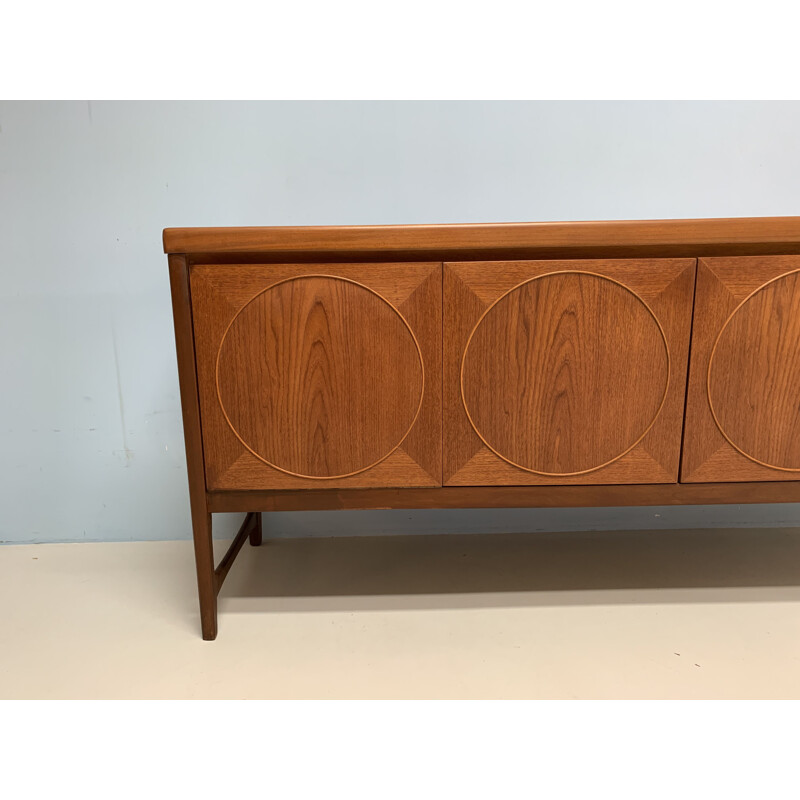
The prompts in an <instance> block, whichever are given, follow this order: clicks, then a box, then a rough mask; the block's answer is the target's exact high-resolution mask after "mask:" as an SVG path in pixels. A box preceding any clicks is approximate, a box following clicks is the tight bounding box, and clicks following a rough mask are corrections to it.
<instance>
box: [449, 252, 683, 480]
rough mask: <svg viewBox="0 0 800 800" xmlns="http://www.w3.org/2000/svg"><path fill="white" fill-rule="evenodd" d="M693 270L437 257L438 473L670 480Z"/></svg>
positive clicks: (659, 262) (677, 265)
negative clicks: (440, 359) (440, 301)
mask: <svg viewBox="0 0 800 800" xmlns="http://www.w3.org/2000/svg"><path fill="white" fill-rule="evenodd" d="M694 271H695V260H694V259H649V260H641V259H637V260H593V261H585V260H584V261H514V262H463V263H451V264H445V273H444V287H445V288H444V308H445V311H444V317H445V337H444V339H445V345H444V403H445V407H444V418H445V466H444V479H445V483H446V484H449V485H480V484H506V485H511V484H574V483H582V484H590V483H597V484H603V483H672V482H675V481H677V478H678V462H679V458H680V447H681V424H682V419H683V403H684V396H685V388H686V361H687V352H688V347H689V335H690V326H691V313H692V293H693V289H694Z"/></svg>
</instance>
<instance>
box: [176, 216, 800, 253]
mask: <svg viewBox="0 0 800 800" xmlns="http://www.w3.org/2000/svg"><path fill="white" fill-rule="evenodd" d="M679 246H680V247H686V246H690V247H694V246H698V247H701V248H703V251H707V252H711V250H709V248H712V250H713V249H714V248H717V247H727V248H734V249H737V248H742V250H743V252H745V251H746V250H747V248H751V249H752V248H753V247H754V246H755V247H756V248H758V246H767V248H768V250H769V251H770V252H772V251H774V252H778V251H782V250H783V251H786V252H792V251H795V252H800V216H798V217H741V218H727V219H672V220H620V221H607V222H514V223H487V224H458V225H355V226H350V225H343V226H315V227H250V228H237V227H229V228H166V229H165V230H164V252H165V253H204V254H213V253H256V252H258V253H295V252H296V253H319V254H326V253H327V254H331V253H336V252H348V253H360V252H363V253H387V254H388V253H406V254H408V253H433V252H443V253H447V254H448V255H449V256H451V257H452V256H454V255H458V254H459V253H464V254H469V253H480V252H482V251H491V252H502V251H509V252H522V251H525V250H527V249H530V250H558V249H559V248H565V249H574V250H577V249H582V248H586V249H592V248H597V249H603V248H621V249H622V248H647V249H651V248H659V247H666V248H673V247H679ZM701 252H702V251H701Z"/></svg>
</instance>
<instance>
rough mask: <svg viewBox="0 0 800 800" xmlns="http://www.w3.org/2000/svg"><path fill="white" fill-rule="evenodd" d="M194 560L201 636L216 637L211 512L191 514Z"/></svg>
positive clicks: (215, 578) (215, 596) (215, 593)
mask: <svg viewBox="0 0 800 800" xmlns="http://www.w3.org/2000/svg"><path fill="white" fill-rule="evenodd" d="M192 527H193V529H194V560H195V564H196V565H197V589H198V592H199V594H200V625H201V628H202V630H203V638H204V639H206V640H207V641H211V640H212V639H216V638H217V576H216V574H215V572H214V544H213V541H212V539H211V514H209V513H207V512H206V513H198V514H193V515H192Z"/></svg>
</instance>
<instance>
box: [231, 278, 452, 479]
mask: <svg viewBox="0 0 800 800" xmlns="http://www.w3.org/2000/svg"><path fill="white" fill-rule="evenodd" d="M437 377H438V376H437ZM216 380H217V394H218V397H219V400H220V404H221V406H222V409H223V413H224V414H225V416H226V417H227V419H228V421H229V423H230V424H231V427H232V428H233V430H234V432H235V433H236V434H237V436H238V437H239V439H240V440H241V442H242V444H243V445H244V446H245V447H247V449H248V450H250V452H251V453H253V455H255V456H256V457H257V458H260V459H262V460H263V461H265V462H266V463H267V464H270V465H271V466H273V467H275V468H276V469H280V470H282V471H283V472H287V473H289V474H292V475H296V476H300V477H307V478H320V479H322V478H342V477H346V476H348V475H354V474H356V473H358V472H362V471H363V470H366V469H369V468H370V467H372V466H374V465H375V464H377V463H378V462H379V461H382V460H383V459H384V458H386V457H387V456H388V455H390V454H391V453H392V452H393V451H394V450H395V449H396V448H397V447H398V446H399V445H400V444H401V443H402V441H403V440H404V439H405V438H406V436H407V435H408V433H409V431H410V430H411V427H412V426H413V425H414V422H415V421H416V418H417V415H418V414H419V410H420V406H421V403H422V397H423V393H424V383H425V380H424V368H423V363H422V354H421V352H420V350H419V346H418V345H417V342H416V339H415V337H414V334H413V332H412V331H411V329H410V328H409V327H408V323H407V322H406V321H405V320H404V319H403V317H402V316H401V315H400V314H399V313H398V311H397V310H396V309H395V308H394V307H393V306H391V305H390V304H389V303H387V302H386V301H385V300H383V299H382V298H381V297H380V295H378V294H376V293H375V292H372V291H371V290H369V289H367V288H366V287H364V286H363V285H361V284H358V283H355V282H352V281H348V280H344V279H342V278H338V277H332V276H305V277H299V278H293V279H288V280H285V281H283V282H281V283H278V284H273V285H272V286H271V287H270V288H268V289H266V290H265V291H263V292H261V293H260V294H258V295H257V296H256V297H254V298H253V299H252V300H250V301H249V302H248V303H247V304H246V305H245V306H244V307H243V308H242V309H240V311H239V312H238V313H237V315H236V316H235V317H234V318H233V320H232V321H231V324H230V327H229V328H228V330H227V331H226V332H225V335H224V336H223V339H222V343H221V344H220V348H219V353H218V357H217V377H216Z"/></svg>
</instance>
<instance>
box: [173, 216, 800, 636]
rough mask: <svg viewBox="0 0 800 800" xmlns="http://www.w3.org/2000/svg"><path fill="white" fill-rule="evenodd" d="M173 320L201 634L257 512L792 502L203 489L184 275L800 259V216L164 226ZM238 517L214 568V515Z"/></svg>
mask: <svg viewBox="0 0 800 800" xmlns="http://www.w3.org/2000/svg"><path fill="white" fill-rule="evenodd" d="M163 241H164V251H165V253H167V254H168V257H169V274H170V286H171V291H172V305H173V320H174V326H175V341H176V351H177V361H178V377H179V383H180V389H181V408H182V414H183V425H184V438H185V445H186V456H187V467H188V482H189V500H190V508H191V516H192V528H193V536H194V547H195V563H196V570H197V580H198V591H199V599H200V618H201V627H202V633H203V638H204V639H214V638H215V637H216V635H217V606H216V598H217V595H218V593H219V591H220V589H221V587H222V584H223V581H224V580H225V576H226V575H227V572H228V570H229V569H230V566H231V564H232V563H233V560H234V559H235V557H236V555H237V554H238V553H239V552H240V550H241V548H242V546H243V544H244V543H245V542H246V541H247V540H248V539H249V540H250V542H251V543H252V544H254V545H258V544H260V543H261V540H262V528H261V518H260V512H266V511H289V510H301V509H306V510H323V509H379V508H381V509H383V508H470V507H472V508H477V507H564V506H633V505H681V504H710V503H776V502H800V481H792V480H780V481H778V480H774V481H770V480H759V481H744V482H735V483H734V482H723V481H719V482H709V483H664V484H639V485H626V484H619V485H597V484H590V485H582V486H564V485H557V486H552V485H551V486H546V485H543V486H469V487H461V486H441V487H433V488H316V487H315V488H313V489H306V488H303V489H296V488H293V489H292V488H287V489H278V490H260V489H251V490H248V491H238V490H225V491H215V490H209V489H208V488H207V485H206V475H205V460H204V454H203V437H202V420H201V413H200V402H199V396H198V378H197V369H196V352H195V339H194V331H193V318H192V315H193V309H192V303H191V295H190V279H189V274H190V270H191V268H192V266H193V265H196V264H207V265H211V264H220V265H222V264H256V263H258V264H269V263H273V264H280V263H284V264H285V263H293V264H325V263H333V262H349V263H359V262H373V263H377V262H401V261H402V262H415V261H416V262H419V261H426V262H438V263H444V262H448V261H489V260H495V261H509V260H539V259H560V260H570V259H599V258H703V257H723V256H725V257H727V256H764V255H800V217H771V218H746V219H706V220H661V221H658V220H655V221H619V222H574V223H515V224H491V225H409V226H350V227H308V228H296V227H295V228H291V227H288V228H276V227H272V228H270V227H266V228H258V227H256V228H168V229H166V230H165V231H164V235H163ZM217 512H226V513H229V512H244V513H245V514H246V516H245V518H244V522H243V524H242V527H241V529H240V531H239V533H238V534H237V536H236V538H235V539H234V541H233V543H232V545H231V547H230V549H229V550H228V552H227V553H226V554H225V556H224V557H223V558H222V560H221V561H220V563H219V565H217V566H215V564H214V556H213V547H212V540H211V524H212V514H213V513H217Z"/></svg>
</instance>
